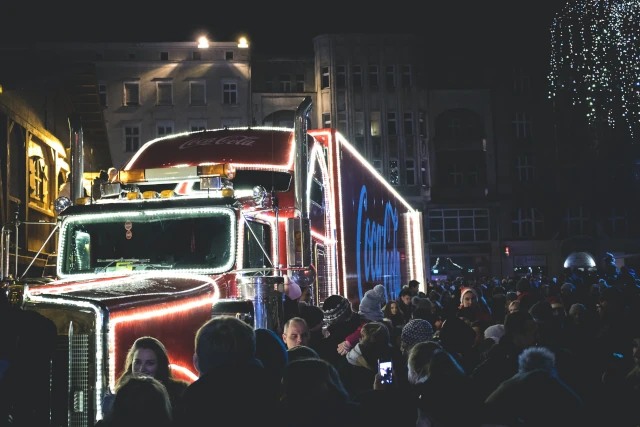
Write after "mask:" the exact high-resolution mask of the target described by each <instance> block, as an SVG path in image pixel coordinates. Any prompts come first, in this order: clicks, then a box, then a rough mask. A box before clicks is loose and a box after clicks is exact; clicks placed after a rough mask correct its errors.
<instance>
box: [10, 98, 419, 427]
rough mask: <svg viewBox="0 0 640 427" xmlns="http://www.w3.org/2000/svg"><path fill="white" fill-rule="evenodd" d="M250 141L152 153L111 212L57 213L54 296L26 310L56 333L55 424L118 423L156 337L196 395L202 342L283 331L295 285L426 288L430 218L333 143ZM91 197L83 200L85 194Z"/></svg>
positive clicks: (158, 144) (253, 132)
mask: <svg viewBox="0 0 640 427" xmlns="http://www.w3.org/2000/svg"><path fill="white" fill-rule="evenodd" d="M310 109H311V99H310V98H305V99H304V100H303V102H302V103H301V104H300V106H299V107H298V109H297V111H296V116H295V125H294V129H293V130H292V129H287V128H267V127H243V128H224V129H217V130H206V131H198V132H189V133H183V134H178V135H172V136H169V137H164V138H159V139H155V140H152V141H149V142H147V143H146V144H145V145H143V146H142V147H141V148H140V150H139V151H138V152H137V153H136V154H135V155H134V156H133V158H132V159H131V160H130V161H129V163H128V164H127V165H126V166H125V167H124V168H122V170H120V171H119V173H118V177H117V179H115V180H113V181H107V182H104V183H102V185H101V191H100V194H101V197H100V198H99V199H96V198H91V197H82V196H84V192H83V191H82V188H81V183H76V184H75V185H74V184H73V182H72V191H71V195H72V198H71V199H72V200H73V203H70V202H69V201H68V200H65V199H59V200H58V201H56V205H57V208H58V209H59V210H60V212H59V216H58V222H57V229H58V235H57V239H58V246H57V247H58V250H57V265H56V277H55V278H54V280H53V281H51V282H48V283H47V282H42V281H40V283H32V284H29V283H26V284H25V282H24V281H23V282H20V281H18V282H16V283H13V284H12V285H11V286H10V288H11V290H12V301H13V302H14V303H16V302H17V303H19V304H21V305H22V307H23V309H25V310H35V311H37V312H39V313H40V314H42V315H44V316H45V317H47V318H49V319H51V320H52V321H53V322H54V323H55V325H56V327H57V330H58V332H57V333H58V347H57V350H56V353H55V356H54V358H53V360H52V364H51V366H52V367H51V381H50V384H51V393H50V399H51V402H50V406H51V412H50V414H51V415H50V416H51V424H52V425H56V426H58V425H60V426H62V425H69V426H91V425H93V423H94V422H95V421H97V420H100V419H101V418H102V417H103V407H102V400H103V397H104V395H105V394H106V393H107V392H108V391H110V392H114V386H115V382H116V378H117V377H118V375H119V374H120V373H121V371H122V369H123V367H124V363H125V356H126V352H127V350H128V349H129V347H130V346H131V344H132V343H133V342H134V340H135V339H136V338H138V337H140V336H145V335H150V336H154V337H156V338H158V339H159V340H160V341H161V342H163V343H164V344H165V346H166V348H167V349H168V352H169V357H170V363H171V368H172V370H173V374H174V375H175V376H177V377H179V378H183V379H187V380H189V381H193V380H195V379H196V378H197V371H196V370H195V368H194V367H193V365H192V355H193V352H194V336H195V333H196V331H197V329H198V328H199V327H200V326H201V325H202V324H203V323H205V322H206V321H207V320H208V319H210V318H211V317H212V316H217V315H222V314H227V315H233V316H237V317H239V318H242V319H243V320H245V321H247V322H250V323H251V324H252V325H254V327H256V328H271V329H274V330H276V331H281V329H282V301H283V298H284V297H283V295H284V294H283V286H284V285H283V283H284V281H285V277H286V278H288V280H292V281H294V282H295V283H297V284H298V285H300V286H301V287H310V289H311V291H312V292H311V294H312V297H313V303H314V304H318V305H321V304H322V302H323V301H324V299H326V298H327V297H328V296H330V295H333V294H340V295H343V296H345V297H347V298H348V299H349V300H350V301H352V303H353V304H354V307H355V308H356V309H357V304H358V303H359V301H360V299H361V298H362V295H363V294H364V292H366V291H367V290H368V289H370V288H372V287H373V286H374V285H375V284H378V283H382V284H384V286H385V288H386V290H387V293H388V297H389V298H397V295H398V293H399V292H400V289H401V287H402V285H403V284H406V283H407V282H408V281H409V280H411V279H417V280H419V281H421V282H422V283H424V279H425V271H424V268H423V262H424V244H423V233H422V214H421V212H420V211H418V210H416V209H414V208H413V207H412V206H411V205H410V204H409V203H407V201H405V200H404V199H403V198H402V197H401V196H400V195H399V194H398V193H397V192H396V191H395V190H394V188H393V187H392V186H390V185H389V183H388V182H387V181H386V180H385V179H384V178H383V177H381V176H380V175H379V174H378V173H377V172H376V171H375V170H374V169H373V167H372V166H371V165H370V164H369V163H368V162H367V161H366V160H365V159H364V158H363V157H362V155H361V154H360V153H358V151H357V150H356V149H354V147H353V146H352V145H351V144H350V143H349V142H348V141H347V140H346V139H345V138H344V137H343V136H342V135H341V134H340V133H338V132H337V131H335V130H333V129H318V130H308V129H307V124H308V114H309V111H310ZM70 123H71V137H72V138H71V139H72V141H71V149H72V154H71V157H72V159H71V161H72V163H73V165H72V173H73V174H74V175H75V176H82V149H83V147H82V145H83V143H82V131H81V128H80V129H76V128H74V126H78V125H74V124H73V122H70ZM74 190H75V191H74Z"/></svg>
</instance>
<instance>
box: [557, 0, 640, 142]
mask: <svg viewBox="0 0 640 427" xmlns="http://www.w3.org/2000/svg"><path fill="white" fill-rule="evenodd" d="M550 65H551V71H550V73H549V83H550V91H549V97H550V98H552V99H554V98H555V97H556V96H558V95H560V94H566V96H568V98H569V99H570V101H571V102H572V103H573V105H576V106H580V107H583V108H584V111H585V113H586V116H587V119H588V120H589V122H590V123H595V122H596V121H597V120H599V121H606V122H607V123H608V124H609V126H611V127H615V126H625V127H628V129H629V132H630V134H631V136H632V137H633V135H634V131H635V133H636V134H640V128H639V126H638V125H639V121H640V0H570V1H569V3H568V4H567V5H566V6H565V7H564V9H563V10H562V12H560V13H559V14H558V15H557V16H556V18H555V19H554V21H553V24H552V25H551V64H550Z"/></svg>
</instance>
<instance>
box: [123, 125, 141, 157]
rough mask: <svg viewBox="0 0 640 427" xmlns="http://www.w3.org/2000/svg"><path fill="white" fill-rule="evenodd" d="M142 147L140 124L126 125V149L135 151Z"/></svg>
mask: <svg viewBox="0 0 640 427" xmlns="http://www.w3.org/2000/svg"><path fill="white" fill-rule="evenodd" d="M138 148H140V125H134V126H125V128H124V151H125V152H127V153H134V152H136V151H138Z"/></svg>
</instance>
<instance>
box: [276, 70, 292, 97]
mask: <svg viewBox="0 0 640 427" xmlns="http://www.w3.org/2000/svg"><path fill="white" fill-rule="evenodd" d="M279 80H280V92H282V93H289V92H291V76H290V75H288V74H281V75H280V77H279Z"/></svg>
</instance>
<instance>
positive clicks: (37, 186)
mask: <svg viewBox="0 0 640 427" xmlns="http://www.w3.org/2000/svg"><path fill="white" fill-rule="evenodd" d="M44 156H45V154H44V151H43V150H42V147H41V146H40V145H38V144H37V143H35V142H33V141H30V142H29V190H30V191H29V193H30V194H29V197H30V198H31V199H33V200H36V201H38V202H40V204H39V206H40V207H45V203H47V202H48V198H47V195H48V194H49V191H48V189H49V177H48V175H49V168H48V166H47V163H46V162H45V157H44Z"/></svg>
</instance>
